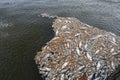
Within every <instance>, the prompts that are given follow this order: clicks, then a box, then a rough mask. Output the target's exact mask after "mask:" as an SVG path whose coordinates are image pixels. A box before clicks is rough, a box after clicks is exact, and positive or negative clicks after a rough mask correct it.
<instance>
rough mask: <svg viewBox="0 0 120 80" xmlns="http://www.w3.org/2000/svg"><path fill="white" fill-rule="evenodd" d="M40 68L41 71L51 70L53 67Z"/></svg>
mask: <svg viewBox="0 0 120 80" xmlns="http://www.w3.org/2000/svg"><path fill="white" fill-rule="evenodd" d="M39 70H41V71H50V70H51V69H50V68H47V67H45V68H39Z"/></svg>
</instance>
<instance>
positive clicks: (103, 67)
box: [35, 13, 120, 80]
mask: <svg viewBox="0 0 120 80" xmlns="http://www.w3.org/2000/svg"><path fill="white" fill-rule="evenodd" d="M42 16H43V17H49V18H56V19H55V21H54V22H53V25H52V27H53V28H54V31H55V33H56V34H55V37H54V38H53V39H52V40H51V41H49V42H48V43H47V44H46V46H44V47H43V48H42V51H41V52H38V54H37V55H36V57H35V61H36V64H39V66H38V68H39V73H41V74H43V75H44V76H46V77H45V79H46V80H106V79H107V77H109V76H110V75H111V74H112V73H113V72H114V71H115V70H116V68H118V66H119V65H120V37H119V36H116V35H115V34H113V33H111V32H106V31H104V30H100V29H98V28H96V27H92V26H89V25H87V24H85V23H82V22H80V21H79V20H78V19H76V18H72V17H67V18H63V17H58V16H50V15H48V14H46V13H43V14H42Z"/></svg>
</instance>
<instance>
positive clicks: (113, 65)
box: [111, 61, 115, 69]
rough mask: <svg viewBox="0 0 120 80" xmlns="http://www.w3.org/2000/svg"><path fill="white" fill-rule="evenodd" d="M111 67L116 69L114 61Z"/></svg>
mask: <svg viewBox="0 0 120 80" xmlns="http://www.w3.org/2000/svg"><path fill="white" fill-rule="evenodd" d="M111 66H112V68H113V69H115V64H114V62H113V61H112V62H111Z"/></svg>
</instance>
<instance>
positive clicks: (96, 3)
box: [0, 0, 120, 80]
mask: <svg viewBox="0 0 120 80" xmlns="http://www.w3.org/2000/svg"><path fill="white" fill-rule="evenodd" d="M43 12H46V13H49V14H51V15H54V14H55V15H58V16H64V17H67V16H70V17H76V18H78V19H80V20H81V21H83V22H85V23H88V24H90V25H92V26H96V27H98V28H100V29H104V30H107V31H111V32H113V33H115V34H117V35H119V36H120V1H119V0H34V1H33V0H0V80H41V78H40V75H39V74H38V70H37V67H36V65H35V63H34V60H33V58H34V56H35V54H36V52H37V51H39V50H40V49H41V47H42V46H43V45H45V43H46V42H47V41H49V40H50V39H51V38H52V37H53V36H54V33H53V31H52V28H51V25H52V20H51V19H47V18H42V17H38V14H40V13H43Z"/></svg>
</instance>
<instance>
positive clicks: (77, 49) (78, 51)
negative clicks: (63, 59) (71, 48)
mask: <svg viewBox="0 0 120 80" xmlns="http://www.w3.org/2000/svg"><path fill="white" fill-rule="evenodd" d="M76 53H77V54H78V55H79V56H80V50H79V48H78V47H76Z"/></svg>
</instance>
